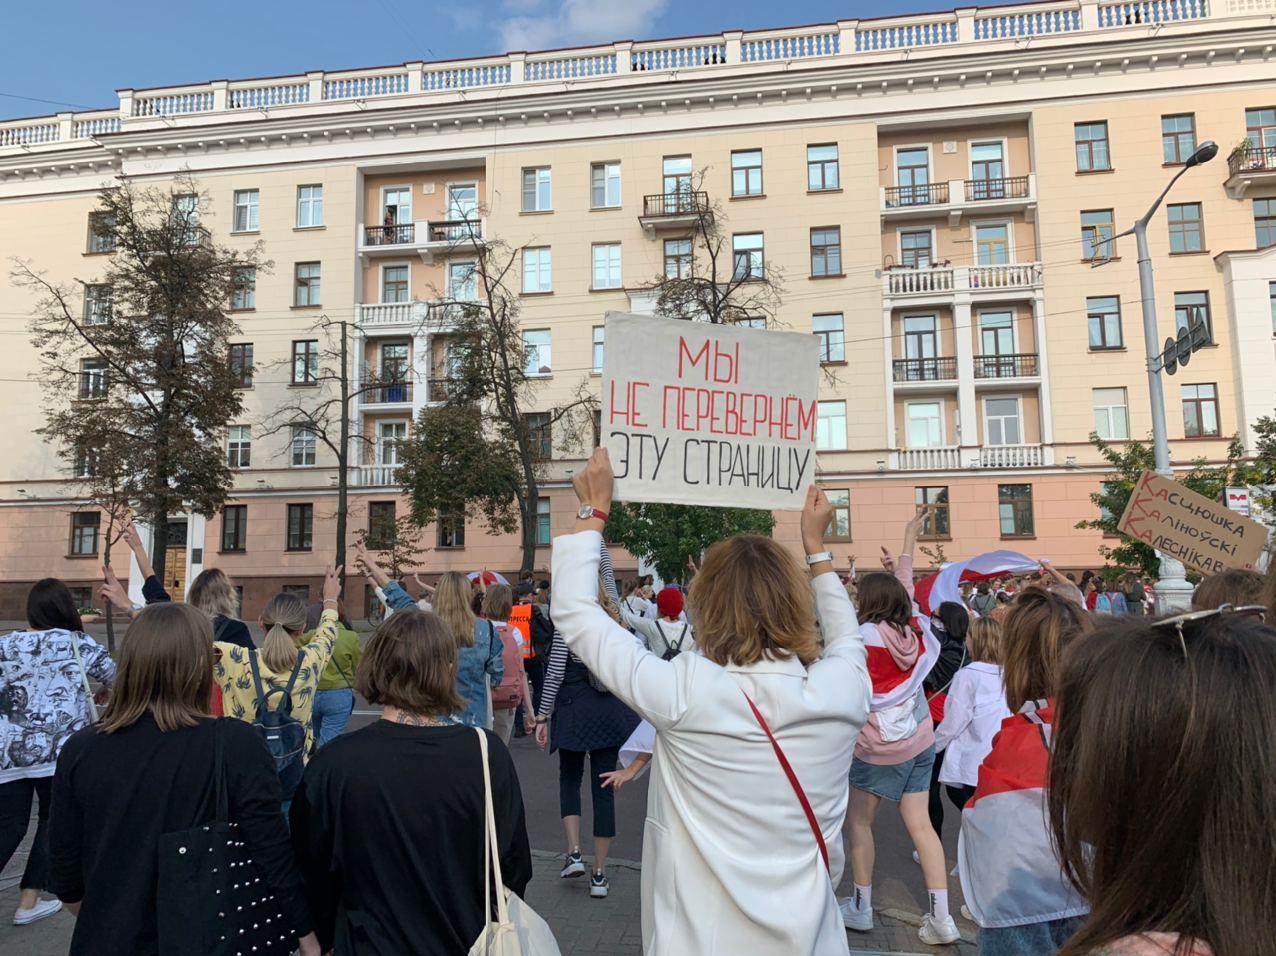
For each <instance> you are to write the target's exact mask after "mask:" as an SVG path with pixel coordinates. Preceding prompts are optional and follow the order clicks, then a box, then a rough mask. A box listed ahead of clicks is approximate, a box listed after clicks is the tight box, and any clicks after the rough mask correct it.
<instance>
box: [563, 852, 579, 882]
mask: <svg viewBox="0 0 1276 956" xmlns="http://www.w3.org/2000/svg"><path fill="white" fill-rule="evenodd" d="M558 875H559V876H560V877H561V878H563V879H564V880H567V879H571V878H572V877H574V876H584V875H585V861H584V860H583V859H581V855H580V850H573V851H572V852H571V853H568V854H567V856H566V857H565V858H564V860H563V870H562V872H561V873H559V874H558Z"/></svg>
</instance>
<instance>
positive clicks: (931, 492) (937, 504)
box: [913, 485, 952, 538]
mask: <svg viewBox="0 0 1276 956" xmlns="http://www.w3.org/2000/svg"><path fill="white" fill-rule="evenodd" d="M913 493H914V495H915V498H914V501H915V502H916V504H917V510H918V511H924V512H925V513H926V520H925V521H923V522H922V530H921V534H920V535H919V537H922V538H947V537H950V536H951V534H952V522H951V515H950V514H949V510H948V486H947V485H929V486H925V487H921V488H915V489H913Z"/></svg>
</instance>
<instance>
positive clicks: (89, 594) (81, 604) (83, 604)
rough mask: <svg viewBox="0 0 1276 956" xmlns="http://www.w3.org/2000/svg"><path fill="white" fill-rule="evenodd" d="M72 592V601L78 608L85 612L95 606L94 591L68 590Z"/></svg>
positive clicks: (80, 588) (78, 588)
mask: <svg viewBox="0 0 1276 956" xmlns="http://www.w3.org/2000/svg"><path fill="white" fill-rule="evenodd" d="M67 590H68V591H70V592H71V601H72V602H73V603H74V604H75V606H76V608H77V609H78V610H79V611H80V612H83V611H84V610H85V609H87V608H91V607H92V606H93V589H92V588H86V587H76V588H70V587H69V588H67Z"/></svg>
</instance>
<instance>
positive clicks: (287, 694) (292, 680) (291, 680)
mask: <svg viewBox="0 0 1276 956" xmlns="http://www.w3.org/2000/svg"><path fill="white" fill-rule="evenodd" d="M305 659H306V652H305V651H303V650H302V649H301V648H298V649H297V663H295V664H293V665H292V673H291V674H289V675H288V684H287V686H285V687H284V701H286V702H287V704H288V710H289V712H291V711H292V688H293V685H294V684H296V683H297V675H298V674H300V673H301V665H302V663H303V662H304V661H305ZM281 706H282V705H281Z"/></svg>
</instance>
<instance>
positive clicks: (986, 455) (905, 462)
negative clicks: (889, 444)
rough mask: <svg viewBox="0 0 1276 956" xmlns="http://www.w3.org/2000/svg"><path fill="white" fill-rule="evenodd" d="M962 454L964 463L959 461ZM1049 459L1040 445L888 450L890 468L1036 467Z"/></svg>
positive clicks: (920, 469)
mask: <svg viewBox="0 0 1276 956" xmlns="http://www.w3.org/2000/svg"><path fill="white" fill-rule="evenodd" d="M963 453H964V456H963ZM963 457H964V459H965V464H963V463H962V462H963ZM1052 463H1053V459H1052V457H1051V455H1050V453H1049V451H1048V450H1047V449H1046V448H1045V446H1043V445H984V446H983V447H982V448H972V447H966V448H962V447H959V446H957V445H937V446H934V447H931V448H900V449H898V450H897V451H895V452H893V453H892V454H891V468H892V469H893V470H895V471H956V470H959V469H960V470H967V469H976V468H1001V469H1004V468H1039V467H1041V466H1043V465H1049V464H1052Z"/></svg>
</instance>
